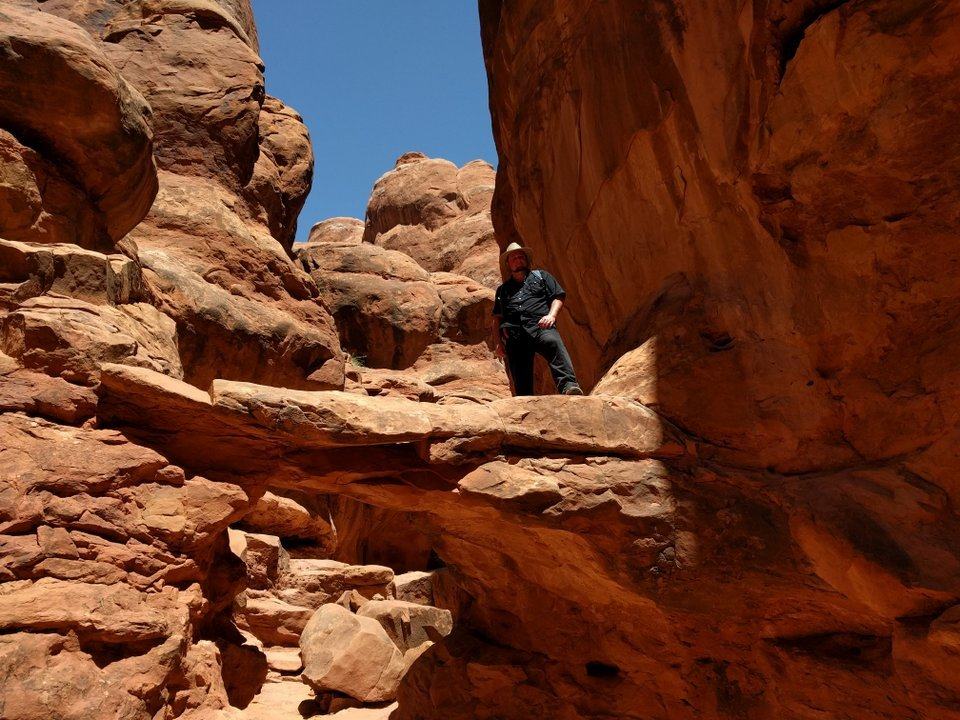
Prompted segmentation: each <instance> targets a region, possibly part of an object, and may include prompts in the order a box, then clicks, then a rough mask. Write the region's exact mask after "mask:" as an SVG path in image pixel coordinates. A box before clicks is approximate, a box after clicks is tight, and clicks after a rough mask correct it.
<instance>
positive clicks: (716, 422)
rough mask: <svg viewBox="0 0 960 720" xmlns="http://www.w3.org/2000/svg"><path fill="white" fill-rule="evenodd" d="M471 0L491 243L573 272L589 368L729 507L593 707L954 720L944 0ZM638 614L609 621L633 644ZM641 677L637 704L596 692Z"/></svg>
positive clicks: (671, 713)
mask: <svg viewBox="0 0 960 720" xmlns="http://www.w3.org/2000/svg"><path fill="white" fill-rule="evenodd" d="M480 12H481V20H482V26H483V40H484V50H485V58H486V64H487V70H488V76H489V80H490V104H491V110H492V113H493V123H494V132H495V135H496V140H497V146H498V151H499V154H500V165H499V168H498V177H497V191H496V195H495V198H494V212H493V217H494V224H495V226H496V228H497V232H498V235H499V236H500V239H501V242H505V241H507V240H510V239H515V238H518V239H521V240H522V241H524V242H526V243H528V244H529V245H530V246H532V247H533V248H534V250H535V252H536V253H537V254H538V256H539V257H540V258H541V259H542V261H543V262H544V264H545V265H547V266H548V267H550V268H556V269H557V271H558V272H559V273H560V274H561V275H562V276H563V277H564V279H565V280H566V282H567V283H568V285H569V286H570V288H569V289H570V290H571V296H572V297H574V298H576V301H575V302H572V303H569V314H568V315H567V317H566V319H565V321H562V322H561V330H562V331H563V332H564V333H566V334H567V336H568V337H569V338H570V345H571V346H572V352H573V356H574V360H575V363H576V364H577V366H578V370H579V372H580V373H581V374H582V376H583V377H582V379H583V380H584V381H585V383H586V384H587V385H589V386H593V387H594V393H595V394H613V395H627V396H630V397H633V398H635V399H638V400H640V401H641V402H643V403H645V404H647V405H648V406H651V407H653V408H655V409H656V410H657V412H658V414H659V416H660V417H662V418H663V422H664V424H665V425H673V426H675V427H678V428H682V430H683V432H684V434H685V435H686V436H687V437H689V438H695V439H696V440H697V442H698V446H699V454H700V459H699V461H698V464H697V469H696V470H694V471H693V472H692V474H690V475H687V476H684V475H683V474H676V473H673V474H671V476H670V477H671V481H672V482H673V483H676V487H677V489H678V490H679V488H684V489H685V491H691V492H695V493H697V494H699V493H706V495H707V497H709V498H710V500H711V502H718V501H719V502H721V504H723V505H724V507H723V508H721V507H719V506H717V507H715V509H714V511H712V512H710V513H709V520H708V519H707V516H703V517H702V518H701V520H699V521H697V522H694V523H692V524H691V525H688V526H686V529H685V531H684V532H685V534H686V537H687V541H685V542H684V543H683V544H682V546H676V551H677V554H676V555H675V556H673V555H672V556H671V557H675V558H676V562H677V567H676V569H675V570H674V571H673V572H671V573H670V574H667V575H663V576H661V577H660V578H659V579H658V580H657V582H656V590H653V589H651V590H649V591H646V592H643V593H642V594H643V595H645V597H647V598H649V600H650V601H651V602H653V603H654V604H655V605H656V607H657V611H656V614H655V615H659V613H664V614H665V615H666V616H669V617H670V620H668V621H667V626H669V627H672V628H674V629H675V630H676V629H679V628H683V630H682V631H680V632H679V633H678V634H677V635H676V639H675V640H665V641H662V642H658V643H656V644H655V645H653V646H649V647H648V648H647V649H646V650H642V651H641V654H643V655H646V656H647V662H649V663H650V664H651V667H656V668H659V669H658V670H656V671H654V673H653V676H655V678H656V680H655V682H652V681H645V680H639V678H640V677H641V674H642V673H643V672H645V670H644V669H642V668H641V666H640V664H635V665H632V669H631V670H630V671H628V672H627V673H626V677H624V675H623V673H622V672H621V674H620V675H619V676H618V679H617V680H616V681H614V680H609V679H608V680H609V682H611V683H613V684H611V685H609V686H608V687H610V688H611V692H610V693H603V692H598V693H596V694H595V695H594V697H595V698H597V697H600V698H603V699H602V700H599V701H598V700H595V705H594V712H597V713H598V714H600V715H602V714H603V713H604V712H606V713H609V714H610V715H612V716H616V717H635V716H636V717H671V718H677V717H700V716H702V717H714V716H719V717H750V718H761V717H816V716H818V715H819V714H821V713H822V714H825V715H828V716H831V717H862V716H870V717H952V716H953V713H955V707H956V706H955V704H954V702H955V699H956V692H957V689H958V674H957V668H956V665H955V663H954V662H952V661H950V660H947V657H948V656H949V655H950V651H949V650H947V645H945V644H944V642H947V641H945V636H944V635H942V634H941V632H942V631H941V630H940V628H942V627H944V623H949V622H950V620H949V618H950V617H952V614H953V613H954V612H955V611H954V610H952V609H951V608H952V606H953V605H954V604H955V602H956V599H957V595H956V593H957V589H958V588H957V579H958V578H957V570H958V557H957V554H956V550H955V547H956V544H955V538H956V530H957V516H956V513H955V503H956V502H957V490H956V483H955V482H954V481H953V473H954V472H955V469H956V460H955V457H954V456H955V453H954V452H953V450H952V449H949V448H953V447H954V445H955V435H956V426H957V423H956V418H957V412H958V409H960V407H958V404H957V400H956V397H955V393H954V392H953V387H954V385H955V378H956V369H955V363H953V362H952V361H951V358H953V357H955V356H956V354H957V346H956V343H955V342H954V339H953V338H954V332H953V330H952V329H951V328H952V327H953V326H954V325H956V319H957V315H956V308H957V302H956V300H957V293H958V287H960V286H958V283H957V278H956V272H955V266H956V262H955V259H954V256H955V251H954V250H953V245H954V243H953V242H952V234H953V228H954V226H955V211H954V209H953V207H954V205H955V201H954V194H955V191H956V190H955V188H956V183H955V182H953V180H952V179H951V178H952V177H953V176H954V175H955V173H954V170H955V167H956V163H957V157H958V154H957V148H956V147H955V140H954V138H955V133H953V132H952V131H951V124H952V117H951V115H950V113H948V112H943V110H944V108H946V107H949V106H950V104H951V102H952V98H953V97H954V96H955V94H956V93H957V91H958V87H960V85H958V82H957V80H958V78H957V67H958V65H957V63H956V58H957V52H958V50H960V15H958V13H960V6H958V5H957V3H954V2H899V1H898V2H886V1H884V0H871V1H861V2H818V1H817V0H805V1H804V2H779V1H775V2H762V3H761V2H755V3H733V2H720V3H707V2H693V1H690V2H688V1H677V2H650V3H632V2H626V1H620V0H610V1H609V2H602V3H601V2H598V3H577V2H567V1H566V0H548V1H547V2H533V1H524V0H520V1H519V2H502V1H500V0H481V2H480ZM708 478H709V480H708ZM721 498H725V500H721ZM686 506H687V507H690V506H689V505H686ZM737 528H739V530H738V529H737ZM748 528H749V529H748ZM740 532H746V535H740V534H739V533H740ZM731 533H732V535H731ZM715 542H719V545H714V543H715ZM681 547H684V548H686V549H685V550H682V549H681ZM730 553H733V554H734V555H737V554H740V553H742V555H740V556H739V557H734V556H733V555H731V554H730ZM768 562H769V563H771V564H770V565H767V563H768ZM765 566H766V569H764V568H765ZM761 578H763V579H761ZM758 581H759V582H758ZM650 616H651V613H649V612H648V613H645V614H644V615H643V618H642V620H641V621H640V623H641V624H639V625H638V626H637V627H636V628H635V629H633V630H630V629H628V626H627V625H626V624H624V625H621V626H620V627H619V628H618V629H617V630H616V631H613V632H615V633H617V634H618V635H620V636H621V637H622V638H623V639H624V641H625V642H629V643H630V644H631V646H633V647H640V645H641V644H642V643H644V642H650V638H649V636H648V633H649V630H648V626H649V624H650V623H651V622H652V621H651V620H650ZM551 657H552V656H551ZM934 658H936V660H934ZM614 662H615V663H616V664H618V665H619V662H617V661H616V660H614ZM622 670H623V667H622V666H621V671H622ZM814 678H816V680H815V679H814ZM614 685H615V687H616V690H615V691H614V690H613V687H614ZM631 686H633V687H635V688H636V690H635V691H636V692H637V693H638V694H637V698H638V699H639V698H646V700H645V701H644V702H643V705H642V706H643V709H642V710H640V709H637V708H638V706H634V709H633V710H632V711H631V712H633V713H635V714H630V713H627V712H625V711H624V710H623V709H622V708H615V707H614V706H613V705H612V704H611V703H613V702H614V701H613V700H612V699H611V696H620V695H624V694H628V693H629V692H631V690H629V689H628V688H630V687H631ZM553 688H554V692H555V693H556V694H558V695H563V694H564V693H565V692H566V689H564V690H560V685H559V684H553ZM601 708H603V709H601ZM580 712H582V711H580Z"/></svg>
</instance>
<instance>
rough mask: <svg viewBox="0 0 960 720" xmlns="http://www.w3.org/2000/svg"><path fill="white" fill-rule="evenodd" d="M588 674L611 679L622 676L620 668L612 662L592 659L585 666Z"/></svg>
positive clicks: (593, 676)
mask: <svg viewBox="0 0 960 720" xmlns="http://www.w3.org/2000/svg"><path fill="white" fill-rule="evenodd" d="M585 669H586V671H587V676H588V677H592V678H603V679H607V680H609V679H611V678H616V677H620V668H619V667H617V666H616V665H614V664H612V663H605V662H601V661H599V660H591V661H590V662H588V663H587V664H586V666H585Z"/></svg>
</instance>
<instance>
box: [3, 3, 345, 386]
mask: <svg viewBox="0 0 960 720" xmlns="http://www.w3.org/2000/svg"><path fill="white" fill-rule="evenodd" d="M20 7H22V8H23V10H22V12H24V13H27V14H28V16H29V17H31V18H33V22H39V21H41V20H42V21H43V22H46V23H48V24H49V23H54V22H58V23H62V24H64V25H66V26H68V27H72V28H74V30H75V32H76V33H78V34H79V35H80V36H83V37H85V38H86V39H87V40H86V41H87V43H89V44H90V47H91V50H90V52H93V50H94V49H95V50H96V52H97V53H100V54H101V55H102V56H103V60H101V61H100V62H102V63H107V64H109V67H110V68H112V69H113V72H114V73H115V74H116V75H117V76H118V77H120V78H121V80H122V81H123V83H124V84H123V87H128V86H129V87H130V88H132V90H130V91H129V93H128V94H132V96H133V97H135V98H139V102H140V103H141V104H142V105H143V106H144V108H146V110H145V112H146V113H148V116H147V117H148V121H149V128H148V129H152V146H150V147H149V148H148V149H150V148H152V156H149V155H148V157H149V159H150V165H149V168H150V170H151V172H152V175H151V176H150V177H151V178H152V182H153V184H152V185H151V186H150V187H149V188H148V189H149V191H150V192H151V195H150V197H149V201H148V202H147V203H146V204H145V205H143V207H142V210H141V212H140V214H139V215H138V216H136V217H135V219H134V220H133V221H132V222H127V223H126V224H125V225H122V226H121V229H122V232H120V233H118V234H117V233H114V234H113V236H111V237H112V239H113V240H114V241H115V242H116V241H120V240H121V238H123V240H122V243H123V244H122V250H123V252H125V253H126V254H127V255H129V256H131V257H133V258H135V259H136V261H137V263H138V265H140V266H141V267H142V268H143V269H144V286H145V287H144V294H145V296H146V297H147V298H148V299H149V300H150V302H152V303H153V304H154V305H156V306H158V307H159V308H160V309H161V310H162V311H163V312H164V313H165V314H167V315H168V316H170V317H172V318H173V319H174V320H175V321H176V324H177V341H178V345H179V348H180V353H181V356H182V360H183V374H184V376H185V377H186V378H187V380H188V381H190V382H192V383H194V384H197V385H203V384H205V383H206V384H209V382H210V381H211V380H212V379H213V378H214V377H233V378H238V379H239V378H248V379H249V378H257V379H259V380H260V381H261V382H265V383H268V384H280V385H286V386H289V387H301V388H308V387H315V388H320V387H343V362H342V358H341V355H340V349H339V343H338V340H337V337H336V333H335V330H334V327H333V321H332V318H331V317H330V315H329V313H328V312H327V311H326V310H325V308H324V307H323V305H322V303H321V302H320V301H319V300H318V292H317V288H316V286H315V284H314V283H313V282H312V281H311V280H310V278H309V277H308V276H307V275H306V274H305V273H304V272H302V271H301V270H300V269H299V268H298V267H297V266H296V265H295V264H294V263H293V262H292V261H291V259H290V257H289V255H288V250H289V248H290V246H291V245H292V243H293V238H294V236H295V233H296V219H297V215H298V213H299V211H300V208H301V207H302V206H303V202H304V200H305V199H306V195H307V193H308V192H309V190H310V185H311V182H312V175H313V152H312V148H311V145H310V139H309V134H308V133H307V130H306V127H305V126H304V125H303V121H302V119H301V118H300V116H299V115H298V114H297V113H296V112H295V111H293V110H292V109H290V108H288V107H286V106H285V105H284V104H283V103H282V102H281V101H279V100H277V99H275V98H272V97H269V96H267V95H266V93H265V90H264V79H263V63H262V61H261V59H260V57H259V55H258V53H257V44H256V30H255V27H254V25H253V21H252V11H251V9H250V6H249V3H248V2H246V1H245V0H244V1H242V2H234V1H231V2H226V1H225V2H222V3H217V2H213V1H212V0H183V1H182V2H180V1H178V2H165V3H159V2H156V1H155V0H137V2H132V3H121V2H115V1H114V0H90V2H85V3H62V2H58V1H57V0H51V1H50V2H44V3H37V4H36V5H35V6H34V5H32V4H31V3H20ZM36 8H39V9H40V10H42V11H43V12H37V11H36ZM56 15H60V16H62V17H63V18H65V20H69V21H72V22H73V23H77V24H79V25H80V26H82V28H83V29H85V30H86V31H87V32H88V33H89V35H88V34H87V33H84V32H83V30H81V29H80V27H77V26H76V25H73V24H71V22H65V20H60V19H59V18H57V17H55V16H56ZM38 18H39V20H37V19H38ZM91 36H92V38H93V39H91ZM98 57H99V56H98ZM77 92H79V90H78V91H77ZM70 112H71V110H70V106H67V107H66V108H65V113H66V115H65V117H66V118H67V119H69V118H70V117H71V115H70ZM77 112H80V109H78V110H77ZM58 116H60V117H64V113H59V114H58ZM128 124H130V123H128ZM97 127H99V125H98V126H97ZM103 132H106V128H105V129H104V130H103ZM61 134H63V133H61ZM129 134H130V133H129V132H127V131H126V130H124V131H123V132H121V131H120V130H117V131H116V137H117V138H123V137H126V135H129ZM147 140H148V141H149V140H150V138H149V137H148V138H147ZM112 142H113V140H112V139H111V140H110V141H105V143H106V146H107V147H112V146H113V145H112V144H111V143H112ZM128 154H129V153H128ZM98 156H99V154H93V157H98ZM107 157H109V156H107ZM154 160H155V164H156V167H157V168H159V173H158V172H157V170H156V169H155V168H154ZM102 162H104V160H101V163H102ZM123 179H124V178H123V176H120V177H119V178H118V180H123ZM128 186H129V183H128V184H127V185H125V187H128ZM158 186H159V191H158ZM61 195H62V193H61ZM130 196H131V197H133V198H135V197H136V195H135V194H134V193H133V192H132V190H131V192H130ZM154 196H156V197H155V199H154ZM58 197H59V196H58ZM124 197H125V198H126V199H127V203H128V204H129V203H130V200H129V198H127V196H126V195H124ZM60 202H61V203H62V202H63V201H62V200H61V201H60ZM151 203H152V207H151ZM34 204H38V203H34ZM148 210H149V212H147V211H148ZM21 214H22V215H24V216H26V215H29V214H30V213H29V212H23V213H21ZM49 214H51V215H53V216H54V218H56V217H57V213H56V212H54V211H51V212H50V213H49ZM60 214H61V215H62V214H63V212H60ZM144 215H145V217H144ZM27 220H28V219H27V218H26V217H25V219H24V220H21V221H19V222H20V224H21V225H23V224H25V223H26V222H27ZM34 224H35V225H36V223H34ZM48 224H51V223H48ZM125 234H126V237H124V235H125ZM12 239H17V240H19V239H29V238H25V237H23V233H22V232H20V233H18V234H16V235H15V236H14V237H13V238H12ZM53 239H54V240H55V241H60V242H66V241H72V240H71V239H70V238H69V237H64V236H63V233H62V232H60V233H57V234H55V235H54V236H53Z"/></svg>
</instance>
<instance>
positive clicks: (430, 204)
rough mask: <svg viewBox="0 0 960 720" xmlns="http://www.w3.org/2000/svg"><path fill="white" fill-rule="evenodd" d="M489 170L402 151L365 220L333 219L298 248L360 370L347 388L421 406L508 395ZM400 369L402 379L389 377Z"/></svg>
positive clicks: (379, 184)
mask: <svg viewBox="0 0 960 720" xmlns="http://www.w3.org/2000/svg"><path fill="white" fill-rule="evenodd" d="M493 178H494V172H493V169H492V168H491V167H490V166H489V165H487V164H486V163H483V162H480V161H476V162H473V163H469V164H468V165H466V166H464V167H463V168H460V169H458V168H457V167H456V166H455V165H454V164H453V163H451V162H449V161H447V160H440V159H430V158H427V157H425V156H423V155H422V154H420V153H408V154H406V155H403V156H402V157H401V158H400V159H399V160H397V166H396V167H395V168H394V169H393V170H391V171H390V172H388V173H386V174H385V175H384V176H383V177H381V178H380V179H379V180H378V181H377V183H376V185H375V186H374V189H373V193H372V195H371V198H370V204H369V206H368V210H367V221H366V223H365V224H364V223H361V222H360V221H359V220H356V219H354V218H330V219H328V220H324V221H321V222H319V223H317V224H316V225H314V227H313V229H312V230H311V233H310V238H309V242H308V243H307V244H306V245H304V246H302V247H300V248H299V249H298V250H297V257H298V259H299V260H300V263H301V265H302V266H303V268H304V270H306V271H307V272H309V273H310V274H311V276H312V277H313V279H314V281H315V282H316V283H317V286H318V287H319V289H320V295H321V297H322V298H323V301H324V303H325V304H326V305H327V306H328V307H329V308H330V309H331V311H332V312H333V315H334V318H335V319H336V324H337V330H338V333H339V336H340V342H341V345H342V347H343V349H344V350H345V351H347V352H348V353H349V354H350V356H351V358H352V359H353V361H354V364H355V365H356V366H359V367H353V368H348V369H347V375H348V379H349V380H351V381H352V383H351V384H348V386H350V387H353V388H354V389H356V390H357V391H361V390H362V391H365V392H367V393H368V394H370V395H378V396H379V395H388V396H390V395H399V396H402V397H407V398H416V399H419V400H422V401H426V402H446V401H455V402H456V401H461V400H467V401H471V402H484V401H487V400H492V399H496V398H499V397H505V396H506V395H508V394H509V386H508V383H507V377H506V373H505V370H504V369H503V365H502V364H500V363H498V362H497V361H496V360H495V359H494V356H493V353H492V350H491V348H490V347H489V345H488V343H489V341H490V338H489V335H490V329H489V328H490V315H491V311H492V308H493V292H492V288H495V287H496V286H497V285H498V284H499V282H500V270H499V265H498V261H497V258H498V252H499V251H498V250H497V247H496V242H495V239H494V237H493V230H492V226H491V225H490V221H489V202H490V194H491V190H492V183H493ZM390 371H402V372H390Z"/></svg>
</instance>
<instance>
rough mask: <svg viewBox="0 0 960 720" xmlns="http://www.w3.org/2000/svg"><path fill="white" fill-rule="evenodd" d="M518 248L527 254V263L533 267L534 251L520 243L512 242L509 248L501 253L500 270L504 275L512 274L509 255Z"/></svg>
mask: <svg viewBox="0 0 960 720" xmlns="http://www.w3.org/2000/svg"><path fill="white" fill-rule="evenodd" d="M516 250H522V251H523V254H524V255H526V256H527V265H529V266H530V267H533V253H532V252H530V248H526V247H523V246H522V245H520V244H519V243H515V242H512V243H510V244H509V245H507V249H506V250H504V251H503V252H502V253H500V272H501V274H502V275H503V277H507V276H509V275H510V267H509V266H508V265H507V255H509V254H510V253H512V252H515V251H516Z"/></svg>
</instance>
